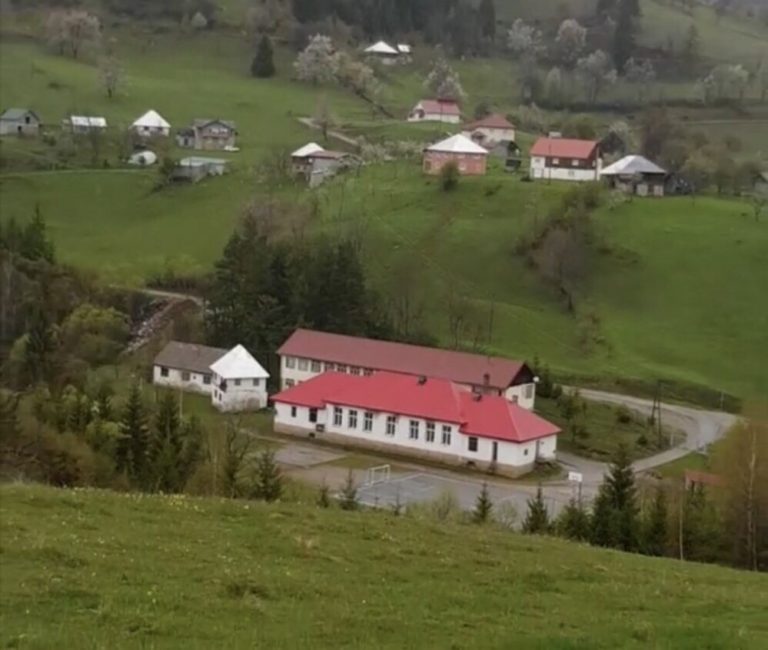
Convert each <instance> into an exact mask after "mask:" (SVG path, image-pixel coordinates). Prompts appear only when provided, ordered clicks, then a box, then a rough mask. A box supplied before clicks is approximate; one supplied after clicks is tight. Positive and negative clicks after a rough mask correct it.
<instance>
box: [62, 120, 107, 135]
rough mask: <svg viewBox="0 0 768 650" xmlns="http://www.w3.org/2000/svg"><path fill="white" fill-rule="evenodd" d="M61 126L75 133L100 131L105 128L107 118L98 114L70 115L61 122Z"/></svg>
mask: <svg viewBox="0 0 768 650" xmlns="http://www.w3.org/2000/svg"><path fill="white" fill-rule="evenodd" d="M62 128H64V129H66V130H67V131H71V132H72V133H75V134H81V135H84V134H86V133H94V132H95V133H100V132H103V131H105V130H106V128H107V119H106V118H105V117H101V116H98V115H70V116H68V117H67V118H66V119H65V120H64V121H63V122H62Z"/></svg>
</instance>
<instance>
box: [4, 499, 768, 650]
mask: <svg viewBox="0 0 768 650" xmlns="http://www.w3.org/2000/svg"><path fill="white" fill-rule="evenodd" d="M0 515H1V516H2V521H3V535H2V540H0V544H1V546H0V549H1V550H2V552H1V553H0V558H1V559H2V568H1V571H2V580H1V581H0V643H1V644H2V646H3V647H7V648H20V649H24V650H42V649H47V648H51V647H66V648H87V647H88V648H89V647H94V648H95V647H111V648H118V647H119V648H156V649H158V650H159V649H166V648H185V649H197V648H201V649H202V648H211V647H229V648H253V647H263V648H296V649H299V648H307V649H310V648H311V649H312V650H319V649H322V648H334V649H338V648H349V649H353V648H354V649H355V650H365V649H368V648H370V649H375V650H386V649H391V650H395V649H398V650H400V649H402V648H456V649H459V648H462V649H471V648H478V649H480V648H482V649H483V650H487V649H489V648H498V649H501V648H510V647H515V648H548V649H549V648H557V649H563V650H565V649H567V650H578V649H584V650H600V649H603V648H604V649H606V650H608V649H610V650H613V649H614V648H638V649H639V648H648V647H654V648H670V649H672V648H674V649H675V650H682V649H685V648H691V649H696V650H698V649H699V648H702V647H705V648H711V649H716V648H723V649H725V648H728V649H729V650H730V649H731V648H745V649H746V648H763V647H765V645H766V644H768V621H766V617H765V605H764V603H765V602H766V601H768V583H766V581H765V579H764V576H761V575H757V574H750V573H747V572H738V571H734V570H730V569H724V568H719V567H715V566H707V565H697V564H692V563H681V562H677V561H675V560H669V559H651V558H644V557H641V556H639V555H630V554H624V553H619V552H615V551H607V550H598V549H594V548H589V547H587V546H582V545H578V544H574V543H570V542H565V541H561V540H555V539H546V538H539V537H528V536H522V535H519V534H515V533H511V532H508V531H504V530H499V529H495V528H494V527H493V526H490V525H488V526H483V527H480V526H475V525H471V524H458V523H450V522H444V523H440V524H436V523H434V522H431V521H427V520H421V519H418V518H415V517H411V516H406V517H399V518H396V517H394V515H392V514H390V513H387V512H381V511H380V512H344V511H341V510H339V509H337V508H331V509H325V510H324V509H319V508H317V507H315V506H314V505H312V504H306V503H304V504H302V503H295V502H292V503H279V504H273V505H268V504H264V503H261V502H245V501H224V500H216V499H197V498H191V497H184V496H147V495H138V494H114V493H108V492H100V491H95V490H57V489H53V488H44V487H34V486H23V485H12V486H4V487H2V488H0ZM457 539H460V540H461V543H458V544H457V543H456V540H457Z"/></svg>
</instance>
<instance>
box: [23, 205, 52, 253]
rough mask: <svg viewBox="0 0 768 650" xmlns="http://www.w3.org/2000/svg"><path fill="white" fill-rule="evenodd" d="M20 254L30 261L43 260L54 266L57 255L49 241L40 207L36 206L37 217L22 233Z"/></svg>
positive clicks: (35, 216)
mask: <svg viewBox="0 0 768 650" xmlns="http://www.w3.org/2000/svg"><path fill="white" fill-rule="evenodd" d="M19 244H20V246H19V253H20V255H21V256H22V257H26V258H27V259H29V260H40V259H43V260H45V261H46V262H50V263H51V264H53V262H54V261H55V253H54V248H53V244H52V243H51V241H50V240H49V239H48V233H47V229H46V225H45V219H43V214H42V212H41V211H40V206H39V205H37V206H35V215H34V217H32V220H31V221H30V222H29V223H28V224H27V225H26V227H25V228H24V230H23V231H22V233H21V241H20V242H19Z"/></svg>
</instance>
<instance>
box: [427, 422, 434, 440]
mask: <svg viewBox="0 0 768 650" xmlns="http://www.w3.org/2000/svg"><path fill="white" fill-rule="evenodd" d="M434 441H435V423H434V422H427V442H434Z"/></svg>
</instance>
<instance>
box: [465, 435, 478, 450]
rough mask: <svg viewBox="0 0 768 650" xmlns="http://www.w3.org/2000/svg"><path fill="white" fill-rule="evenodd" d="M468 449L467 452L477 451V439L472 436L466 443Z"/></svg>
mask: <svg viewBox="0 0 768 650" xmlns="http://www.w3.org/2000/svg"><path fill="white" fill-rule="evenodd" d="M467 445H468V447H467V448H468V449H469V451H477V438H475V437H474V436H470V437H469V440H468V441H467Z"/></svg>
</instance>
